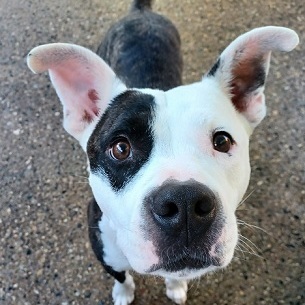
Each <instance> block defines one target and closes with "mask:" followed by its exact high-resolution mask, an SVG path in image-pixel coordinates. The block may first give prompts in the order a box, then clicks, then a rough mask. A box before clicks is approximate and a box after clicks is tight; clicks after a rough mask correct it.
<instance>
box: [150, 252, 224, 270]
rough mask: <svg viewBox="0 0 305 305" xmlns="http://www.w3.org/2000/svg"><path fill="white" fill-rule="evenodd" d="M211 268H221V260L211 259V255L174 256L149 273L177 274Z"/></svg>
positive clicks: (157, 265) (163, 260)
mask: <svg viewBox="0 0 305 305" xmlns="http://www.w3.org/2000/svg"><path fill="white" fill-rule="evenodd" d="M211 266H214V267H220V266H221V262H220V260H219V259H218V258H217V257H211V256H209V255H208V256H203V255H202V257H196V256H189V255H180V256H174V257H173V258H167V259H162V262H161V263H159V264H155V265H153V266H152V267H151V268H150V269H149V271H148V273H154V272H156V271H159V270H164V271H166V272H177V271H181V270H185V269H188V270H199V269H206V268H208V267H211Z"/></svg>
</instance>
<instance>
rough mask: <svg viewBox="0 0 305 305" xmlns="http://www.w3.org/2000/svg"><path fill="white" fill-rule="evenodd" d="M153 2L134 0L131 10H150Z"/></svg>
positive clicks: (149, 0) (150, 0) (151, 0)
mask: <svg viewBox="0 0 305 305" xmlns="http://www.w3.org/2000/svg"><path fill="white" fill-rule="evenodd" d="M152 2H153V0H134V1H133V4H132V7H131V10H132V11H134V10H147V9H149V10H150V9H151V6H152Z"/></svg>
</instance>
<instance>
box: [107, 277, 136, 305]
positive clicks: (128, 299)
mask: <svg viewBox="0 0 305 305" xmlns="http://www.w3.org/2000/svg"><path fill="white" fill-rule="evenodd" d="M134 290H135V284H134V281H133V278H132V276H131V275H130V274H129V273H128V272H126V280H125V282H124V283H123V284H121V283H120V282H118V281H115V283H114V286H113V289H112V298H113V303H114V305H128V304H131V303H132V301H133V299H134Z"/></svg>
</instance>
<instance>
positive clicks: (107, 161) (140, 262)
mask: <svg viewBox="0 0 305 305" xmlns="http://www.w3.org/2000/svg"><path fill="white" fill-rule="evenodd" d="M203 97H204V98H203ZM248 128H249V127H248V126H247V125H245V123H244V119H243V118H242V116H241V115H240V114H238V113H237V112H236V111H235V109H234V107H233V105H232V103H231V101H230V100H229V99H228V98H226V97H225V96H224V95H222V94H221V93H220V92H219V88H217V84H216V83H215V79H213V78H207V79H205V80H204V81H203V82H200V83H196V84H192V85H189V86H183V87H179V88H175V89H173V90H170V91H168V92H162V91H156V90H128V91H124V92H123V93H122V94H120V95H119V96H117V97H115V99H114V101H113V103H112V105H111V106H110V107H109V108H108V109H107V110H106V112H105V114H104V115H103V117H102V119H101V120H100V121H99V123H98V124H97V125H96V127H95V129H94V131H93V133H92V135H91V136H90V138H89V140H88V143H87V154H88V159H89V164H90V179H89V181H90V185H91V187H92V190H93V192H94V196H95V198H96V200H97V201H98V202H99V204H100V207H101V209H102V211H103V212H104V214H105V215H107V216H108V217H109V218H110V219H111V220H112V222H113V225H114V226H115V228H116V231H117V242H118V243H119V245H120V248H121V249H122V250H123V253H124V254H125V255H126V257H127V259H128V261H129V262H130V264H131V266H132V267H133V268H134V269H135V270H137V271H138V272H141V273H143V272H152V273H154V274H159V275H167V276H168V273H171V274H172V273H178V274H180V275H181V276H182V275H183V276H192V275H193V272H194V269H195V270H196V274H197V273H198V274H200V273H202V272H205V271H206V270H207V267H209V270H210V269H212V268H215V267H223V266H225V265H227V264H228V263H229V261H230V260H231V258H232V256H233V251H234V248H235V245H236V242H237V225H236V219H235V216H234V211H235V209H236V207H237V204H238V203H239V201H240V200H241V198H242V196H243V194H244V192H245V190H246V187H247V184H248V180H249V174H250V169H249V158H248V139H249V130H248ZM191 267H192V271H190V270H189V269H190V268H191ZM187 269H188V270H187Z"/></svg>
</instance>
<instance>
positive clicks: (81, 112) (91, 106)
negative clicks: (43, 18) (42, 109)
mask: <svg viewBox="0 0 305 305" xmlns="http://www.w3.org/2000/svg"><path fill="white" fill-rule="evenodd" d="M27 62H28V66H29V68H30V69H31V70H32V71H33V72H34V73H41V72H44V71H48V72H49V74H50V78H51V81H52V84H53V86H54V88H55V90H56V93H57V95H58V97H59V99H60V100H61V102H62V104H63V112H64V128H65V129H66V131H67V132H68V133H70V134H71V135H72V136H73V137H75V138H76V139H77V140H79V141H80V142H82V140H83V139H84V137H83V136H84V134H85V135H87V133H86V130H89V129H90V126H91V125H92V123H93V122H96V121H97V119H98V118H99V117H100V116H101V114H102V113H103V112H104V111H105V109H106V107H107V106H108V104H109V103H110V101H111V99H112V98H113V97H114V96H115V95H117V94H118V93H120V92H122V91H123V90H125V89H126V86H125V85H124V84H122V83H121V82H120V81H119V80H118V79H117V78H116V75H115V73H114V72H113V71H112V69H111V68H110V67H109V66H108V65H107V64H106V63H105V62H104V61H103V60H102V59H101V58H100V57H99V56H97V55H96V54H95V53H93V52H92V51H90V50H88V49H86V48H83V47H81V46H78V45H73V44H66V43H52V44H46V45H41V46H38V47H36V48H34V49H33V50H32V51H31V52H30V53H29V55H28V61H27ZM81 144H82V143H81Z"/></svg>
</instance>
